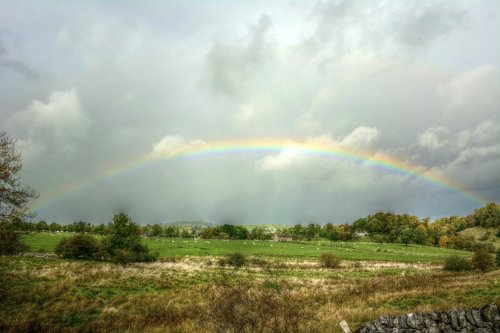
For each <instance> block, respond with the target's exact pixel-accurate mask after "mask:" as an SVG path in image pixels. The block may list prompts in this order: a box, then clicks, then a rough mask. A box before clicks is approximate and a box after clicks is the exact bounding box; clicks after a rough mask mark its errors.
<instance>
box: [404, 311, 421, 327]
mask: <svg viewBox="0 0 500 333" xmlns="http://www.w3.org/2000/svg"><path fill="white" fill-rule="evenodd" d="M406 321H407V323H408V326H409V327H411V328H417V326H418V324H417V320H416V318H415V315H413V314H409V315H408V316H407V317H406Z"/></svg>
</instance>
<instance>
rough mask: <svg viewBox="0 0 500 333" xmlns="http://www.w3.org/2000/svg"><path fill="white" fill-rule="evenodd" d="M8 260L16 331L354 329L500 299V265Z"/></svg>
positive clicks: (0, 322)
mask: <svg viewBox="0 0 500 333" xmlns="http://www.w3.org/2000/svg"><path fill="white" fill-rule="evenodd" d="M3 260H7V261H6V262H5V263H3V264H5V267H7V272H8V277H9V278H8V279H7V280H8V281H7V280H6V279H4V278H3V280H2V281H4V280H5V281H7V282H5V281H4V283H6V284H10V286H11V288H10V289H9V290H8V295H7V296H6V297H5V301H4V302H2V305H0V331H6V332H21V331H32V332H42V331H51V332H77V331H78V332H90V331H102V332H137V331H144V332H237V331H243V332H245V331H246V332H268V331H269V332H270V331H276V332H284V331H289V332H292V331H299V332H302V331H307V332H325V331H332V332H339V331H340V330H339V327H338V322H339V321H340V320H342V319H345V320H347V321H348V323H349V324H350V325H351V327H354V326H356V325H358V324H360V323H362V322H363V321H365V320H371V319H375V318H377V317H378V316H380V315H384V314H404V313H408V312H415V311H430V310H444V309H449V308H454V307H470V306H476V305H480V304H484V303H487V302H493V301H496V302H499V301H500V271H498V270H497V271H493V272H490V273H478V272H472V273H470V272H469V273H449V272H444V271H441V270H440V269H438V268H437V267H435V266H432V265H417V264H396V263H372V262H361V263H358V264H355V263H352V262H344V263H343V265H342V266H341V267H340V268H338V269H333V270H331V269H319V267H318V264H317V262H308V261H298V262H287V263H284V264H283V263H279V262H276V261H273V260H272V259H270V260H264V261H262V260H261V261H255V262H254V263H253V264H252V261H251V260H250V267H249V268H245V269H240V270H238V271H235V270H234V269H232V268H220V267H217V266H216V265H215V262H216V260H215V258H204V259H200V258H185V259H183V260H175V262H174V260H172V261H169V262H158V263H150V264H133V265H128V266H120V265H114V264H109V263H93V262H70V261H51V260H49V261H44V260H40V259H32V258H31V259H29V258H28V259H27V258H16V259H12V258H11V259H3ZM209 262H211V263H209ZM258 264H260V265H261V266H259V265H258ZM2 274H3V273H2ZM5 276H6V275H5V274H3V277H5Z"/></svg>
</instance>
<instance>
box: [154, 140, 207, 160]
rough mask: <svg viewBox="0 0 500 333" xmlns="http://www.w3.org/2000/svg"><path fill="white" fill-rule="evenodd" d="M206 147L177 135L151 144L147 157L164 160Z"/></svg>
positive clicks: (200, 141)
mask: <svg viewBox="0 0 500 333" xmlns="http://www.w3.org/2000/svg"><path fill="white" fill-rule="evenodd" d="M207 147H208V144H207V143H206V142H205V141H202V140H193V141H187V140H186V139H185V138H184V137H182V136H179V135H166V136H164V137H163V138H162V139H161V140H160V141H158V142H156V143H154V144H153V149H152V150H151V152H150V153H149V154H148V157H150V158H152V159H155V158H165V157H170V156H175V155H178V154H182V153H184V152H189V151H192V150H198V149H203V148H207Z"/></svg>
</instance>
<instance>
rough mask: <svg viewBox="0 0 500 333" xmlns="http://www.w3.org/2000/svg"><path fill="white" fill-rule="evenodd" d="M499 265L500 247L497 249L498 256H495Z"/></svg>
mask: <svg viewBox="0 0 500 333" xmlns="http://www.w3.org/2000/svg"><path fill="white" fill-rule="evenodd" d="M495 261H496V264H497V266H500V249H498V250H497V256H496V258H495Z"/></svg>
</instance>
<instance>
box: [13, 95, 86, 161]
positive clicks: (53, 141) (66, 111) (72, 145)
mask: <svg viewBox="0 0 500 333" xmlns="http://www.w3.org/2000/svg"><path fill="white" fill-rule="evenodd" d="M9 122H10V123H11V124H12V125H14V126H21V127H23V128H25V129H26V130H27V133H28V134H27V139H21V141H20V143H21V147H22V148H25V149H26V150H25V153H26V154H27V156H28V157H29V156H31V155H33V154H38V153H41V152H42V151H44V150H45V148H46V147H47V146H49V145H50V146H52V147H53V149H54V150H56V151H58V152H62V153H68V154H72V153H74V152H75V151H76V149H77V142H78V141H79V140H80V139H81V138H83V137H84V136H85V134H86V133H87V130H88V127H89V124H90V121H89V120H88V118H87V117H86V115H85V114H84V112H83V109H82V106H81V103H80V98H79V97H78V94H77V92H76V90H75V89H69V90H62V91H54V92H52V93H51V94H50V95H49V98H48V101H47V102H46V103H45V102H42V101H39V100H35V101H33V102H32V103H31V104H30V105H29V106H28V107H27V108H26V109H25V110H24V111H22V112H19V113H17V114H14V116H12V117H11V118H10V119H9Z"/></svg>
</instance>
